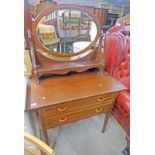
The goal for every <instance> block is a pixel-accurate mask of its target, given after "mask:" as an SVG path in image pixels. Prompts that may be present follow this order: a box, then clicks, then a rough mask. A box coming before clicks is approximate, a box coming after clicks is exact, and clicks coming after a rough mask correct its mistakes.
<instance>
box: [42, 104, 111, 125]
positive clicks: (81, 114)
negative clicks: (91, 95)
mask: <svg viewBox="0 0 155 155" xmlns="http://www.w3.org/2000/svg"><path fill="white" fill-rule="evenodd" d="M111 108H112V102H110V103H106V104H103V105H100V106H95V107H93V108H88V109H85V110H79V111H76V112H72V113H68V114H63V115H59V116H56V117H49V118H45V126H46V128H51V127H56V126H59V125H63V124H66V123H69V122H73V121H77V120H81V119H84V118H87V117H90V116H94V115H98V114H101V113H103V112H107V111H110V110H111Z"/></svg>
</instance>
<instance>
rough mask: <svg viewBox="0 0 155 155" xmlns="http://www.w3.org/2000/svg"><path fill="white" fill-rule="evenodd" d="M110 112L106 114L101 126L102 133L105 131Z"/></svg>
mask: <svg viewBox="0 0 155 155" xmlns="http://www.w3.org/2000/svg"><path fill="white" fill-rule="evenodd" d="M110 114H111V111H109V112H107V113H106V116H105V119H104V124H103V128H102V133H103V132H104V131H105V129H106V126H107V123H108V120H109V117H110Z"/></svg>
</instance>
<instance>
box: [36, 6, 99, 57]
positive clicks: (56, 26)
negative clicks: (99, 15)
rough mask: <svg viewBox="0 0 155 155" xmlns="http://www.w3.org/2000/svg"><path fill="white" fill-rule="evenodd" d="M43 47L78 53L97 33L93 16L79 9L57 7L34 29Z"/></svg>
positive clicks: (66, 52) (65, 52)
mask: <svg viewBox="0 0 155 155" xmlns="http://www.w3.org/2000/svg"><path fill="white" fill-rule="evenodd" d="M36 31H37V32H36V33H37V37H38V39H39V40H40V42H41V43H42V45H43V46H44V47H46V48H47V49H49V50H50V51H54V52H57V53H63V54H68V53H78V52H80V51H81V50H83V49H85V48H86V47H88V46H89V45H90V44H91V42H92V41H93V40H94V39H95V37H96V35H97V26H96V23H95V22H94V21H93V18H92V17H91V16H90V15H88V14H87V13H86V12H84V11H82V10H79V9H73V8H72V9H70V8H68V9H59V10H55V11H53V12H51V13H49V14H48V15H47V16H44V17H43V18H42V19H41V20H40V21H39V23H38V25H37V29H36Z"/></svg>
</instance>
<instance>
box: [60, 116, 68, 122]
mask: <svg viewBox="0 0 155 155" xmlns="http://www.w3.org/2000/svg"><path fill="white" fill-rule="evenodd" d="M67 120H68V118H67V117H65V118H59V119H58V121H59V122H60V123H63V122H66V121H67Z"/></svg>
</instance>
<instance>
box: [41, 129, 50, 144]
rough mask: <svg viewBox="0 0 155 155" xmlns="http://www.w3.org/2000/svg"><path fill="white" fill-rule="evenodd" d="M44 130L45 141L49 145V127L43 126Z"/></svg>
mask: <svg viewBox="0 0 155 155" xmlns="http://www.w3.org/2000/svg"><path fill="white" fill-rule="evenodd" d="M42 130H43V136H44V139H45V143H46V144H47V145H49V140H48V133H47V129H45V128H43V129H42Z"/></svg>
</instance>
